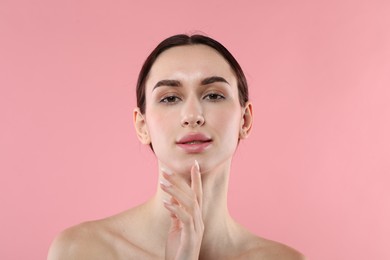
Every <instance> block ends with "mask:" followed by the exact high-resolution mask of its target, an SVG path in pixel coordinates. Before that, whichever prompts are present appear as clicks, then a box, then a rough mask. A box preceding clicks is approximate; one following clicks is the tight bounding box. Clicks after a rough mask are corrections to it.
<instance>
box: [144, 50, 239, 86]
mask: <svg viewBox="0 0 390 260" xmlns="http://www.w3.org/2000/svg"><path fill="white" fill-rule="evenodd" d="M209 76H221V77H224V78H226V79H227V80H228V81H231V83H233V81H235V76H234V72H233V70H232V69H231V67H230V64H229V63H228V62H227V61H226V60H225V59H224V57H223V56H222V55H221V54H219V53H218V52H217V51H216V50H215V49H213V48H211V47H209V46H207V45H202V44H197V45H186V46H177V47H173V48H170V49H168V50H166V51H164V52H163V53H161V54H160V56H159V57H158V58H157V59H156V61H155V62H154V64H153V66H152V68H151V70H150V72H149V79H148V82H149V83H151V84H153V82H156V81H158V80H161V79H162V78H164V79H173V78H175V79H180V78H181V77H183V78H185V79H189V78H190V79H198V78H202V77H203V78H204V77H209Z"/></svg>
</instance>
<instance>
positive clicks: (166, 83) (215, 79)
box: [152, 76, 230, 91]
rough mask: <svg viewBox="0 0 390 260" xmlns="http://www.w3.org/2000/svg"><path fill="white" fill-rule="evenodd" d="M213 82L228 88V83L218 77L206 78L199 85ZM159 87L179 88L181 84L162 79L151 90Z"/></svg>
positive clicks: (177, 81) (176, 81)
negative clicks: (226, 85) (220, 83)
mask: <svg viewBox="0 0 390 260" xmlns="http://www.w3.org/2000/svg"><path fill="white" fill-rule="evenodd" d="M214 82H222V83H226V84H228V85H229V86H230V84H229V82H228V81H227V80H226V79H224V78H223V77H219V76H212V77H207V78H205V79H203V80H202V82H201V85H209V84H212V83H214ZM161 86H167V87H180V86H181V82H180V81H179V80H174V79H163V80H160V81H159V82H157V83H156V85H154V87H153V90H155V89H156V88H158V87H161ZM153 90H152V91H153Z"/></svg>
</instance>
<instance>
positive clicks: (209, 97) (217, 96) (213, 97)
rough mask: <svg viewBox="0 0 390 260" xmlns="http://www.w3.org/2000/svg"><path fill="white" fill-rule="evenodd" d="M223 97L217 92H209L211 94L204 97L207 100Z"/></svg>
mask: <svg viewBox="0 0 390 260" xmlns="http://www.w3.org/2000/svg"><path fill="white" fill-rule="evenodd" d="M224 98H225V97H224V96H222V95H221V94H217V93H211V94H207V95H206V96H205V97H204V99H207V100H212V101H216V100H220V99H224Z"/></svg>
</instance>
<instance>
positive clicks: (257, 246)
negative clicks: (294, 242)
mask: <svg viewBox="0 0 390 260" xmlns="http://www.w3.org/2000/svg"><path fill="white" fill-rule="evenodd" d="M249 244H250V246H249V247H248V249H247V250H246V251H245V253H244V254H243V255H241V257H240V258H239V259H266V260H306V259H307V258H306V257H305V256H304V255H303V254H302V253H300V252H299V251H298V250H296V249H294V248H292V247H289V246H287V245H285V244H282V243H279V242H276V241H272V240H268V239H264V238H260V237H256V238H254V239H252V241H251V242H250V243H249Z"/></svg>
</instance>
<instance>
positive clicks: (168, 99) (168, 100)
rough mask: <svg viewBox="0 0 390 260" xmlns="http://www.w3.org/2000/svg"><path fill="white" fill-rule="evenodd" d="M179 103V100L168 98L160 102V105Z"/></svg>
mask: <svg viewBox="0 0 390 260" xmlns="http://www.w3.org/2000/svg"><path fill="white" fill-rule="evenodd" d="M179 101H180V98H178V97H176V96H168V97H165V98H163V99H161V100H160V103H166V104H173V103H177V102H179Z"/></svg>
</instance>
